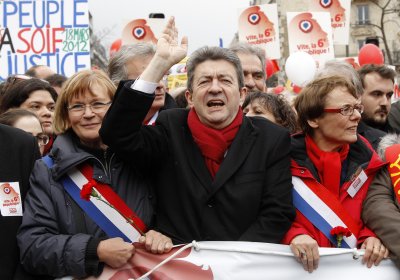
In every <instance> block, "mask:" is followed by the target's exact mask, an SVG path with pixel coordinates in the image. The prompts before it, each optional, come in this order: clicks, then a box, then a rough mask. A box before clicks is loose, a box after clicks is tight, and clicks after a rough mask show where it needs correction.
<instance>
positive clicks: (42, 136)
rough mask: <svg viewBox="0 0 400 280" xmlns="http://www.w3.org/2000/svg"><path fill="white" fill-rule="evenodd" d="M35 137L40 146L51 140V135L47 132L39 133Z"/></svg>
mask: <svg viewBox="0 0 400 280" xmlns="http://www.w3.org/2000/svg"><path fill="white" fill-rule="evenodd" d="M35 138H36V140H37V141H38V143H39V145H40V146H46V145H47V144H48V143H49V140H50V138H49V136H47V135H46V134H38V135H36V136H35Z"/></svg>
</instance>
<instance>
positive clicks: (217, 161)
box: [188, 108, 243, 179]
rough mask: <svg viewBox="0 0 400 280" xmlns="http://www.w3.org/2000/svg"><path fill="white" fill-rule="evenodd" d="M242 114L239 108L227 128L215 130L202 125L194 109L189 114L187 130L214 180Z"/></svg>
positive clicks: (236, 130)
mask: <svg viewBox="0 0 400 280" xmlns="http://www.w3.org/2000/svg"><path fill="white" fill-rule="evenodd" d="M242 120H243V113H242V110H241V109H240V108H239V110H238V113H237V115H236V117H235V119H234V120H233V121H232V123H231V124H230V125H228V126H227V127H225V128H223V129H221V130H217V129H214V128H210V127H208V126H206V125H204V124H203V123H202V122H201V121H200V119H199V117H198V116H197V113H196V111H195V109H194V108H192V109H191V110H190V112H189V116H188V125H189V129H190V131H191V133H192V136H193V138H194V142H196V144H197V146H199V148H200V151H201V154H202V155H203V157H204V160H205V162H206V166H207V169H208V171H210V174H211V176H212V178H213V179H214V178H215V174H217V171H218V169H219V166H220V165H221V163H222V161H223V159H224V155H225V152H226V150H227V149H228V148H229V146H230V145H231V144H232V142H233V139H235V136H236V133H237V132H238V130H239V127H240V125H241V124H242Z"/></svg>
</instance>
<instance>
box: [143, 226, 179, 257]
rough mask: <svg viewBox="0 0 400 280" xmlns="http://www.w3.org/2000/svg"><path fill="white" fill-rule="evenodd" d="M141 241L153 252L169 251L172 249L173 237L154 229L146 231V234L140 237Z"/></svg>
mask: <svg viewBox="0 0 400 280" xmlns="http://www.w3.org/2000/svg"><path fill="white" fill-rule="evenodd" d="M139 242H140V243H141V244H143V245H144V246H145V248H146V250H147V251H149V252H152V253H153V254H163V253H168V252H169V251H171V249H172V241H171V238H169V237H167V236H165V235H163V234H161V233H159V232H157V231H154V230H149V231H148V232H146V234H145V235H144V236H141V237H140V239H139Z"/></svg>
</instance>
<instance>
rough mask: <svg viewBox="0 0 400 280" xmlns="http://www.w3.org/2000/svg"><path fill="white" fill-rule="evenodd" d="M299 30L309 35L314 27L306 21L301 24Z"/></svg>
mask: <svg viewBox="0 0 400 280" xmlns="http://www.w3.org/2000/svg"><path fill="white" fill-rule="evenodd" d="M299 28H300V30H301V31H303V32H304V33H309V32H311V30H312V29H313V25H312V23H311V21H309V20H306V19H305V20H302V21H300V22H299Z"/></svg>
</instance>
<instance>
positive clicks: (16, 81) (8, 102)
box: [0, 75, 57, 154]
mask: <svg viewBox="0 0 400 280" xmlns="http://www.w3.org/2000/svg"><path fill="white" fill-rule="evenodd" d="M12 77H13V79H10V80H8V81H7V82H6V83H8V85H7V86H6V89H5V90H4V92H3V94H2V96H1V102H0V113H4V112H6V111H7V110H9V109H12V108H20V109H26V110H28V111H31V112H33V113H35V114H36V115H37V116H38V118H39V120H40V124H41V125H42V127H43V130H44V132H45V133H46V135H47V136H49V137H50V141H49V144H48V145H47V146H45V149H44V154H47V153H48V151H49V150H50V148H51V144H52V142H53V140H54V136H53V116H54V108H55V102H56V100H57V92H56V91H55V90H54V88H53V87H52V86H51V85H50V84H49V83H48V82H46V81H44V80H40V79H37V78H29V77H28V78H21V77H27V76H22V75H18V76H12Z"/></svg>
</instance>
